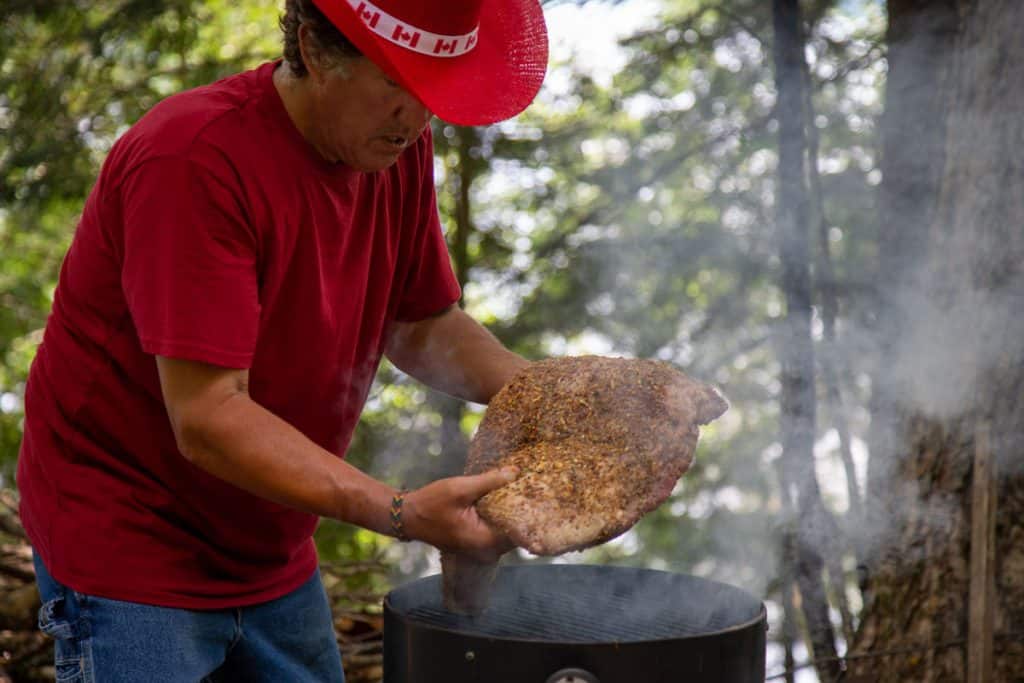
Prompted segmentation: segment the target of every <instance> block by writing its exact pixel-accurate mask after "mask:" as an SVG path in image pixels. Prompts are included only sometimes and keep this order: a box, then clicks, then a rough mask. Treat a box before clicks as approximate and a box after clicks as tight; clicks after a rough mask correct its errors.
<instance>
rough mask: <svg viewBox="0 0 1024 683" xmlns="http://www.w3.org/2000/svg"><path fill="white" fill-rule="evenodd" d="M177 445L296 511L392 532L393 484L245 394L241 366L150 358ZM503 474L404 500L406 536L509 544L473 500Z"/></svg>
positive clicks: (477, 548)
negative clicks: (480, 514)
mask: <svg viewBox="0 0 1024 683" xmlns="http://www.w3.org/2000/svg"><path fill="white" fill-rule="evenodd" d="M157 368H158V370H159V373H160V384H161V388H162V390H163V395H164V402H165V404H166V406H167V412H168V416H169V417H170V420H171V426H172V428H173V430H174V435H175V438H176V439H177V442H178V449H179V450H180V451H181V453H182V454H183V455H184V456H185V458H187V459H188V460H189V461H190V462H192V463H193V464H195V465H196V466H197V467H199V468H201V469H203V470H205V471H207V472H209V473H211V474H213V475H214V476H217V477H219V478H221V479H224V480H225V481H228V482H230V483H232V484H234V485H235V486H238V487H239V488H241V489H244V490H246V491H248V492H250V493H253V494H255V495H258V496H260V497H263V498H267V499H269V500H272V501H274V502H277V503H280V504H282V505H287V506H289V507H293V508H296V509H299V510H302V511H304V512H309V513H312V514H316V515H320V516H327V517H333V518H336V519H340V520H343V521H346V522H350V523H352V524H356V525H358V526H361V527H364V528H366V529H371V530H373V531H376V532H378V533H385V534H389V533H391V523H390V517H389V511H390V505H391V498H392V496H393V495H394V493H395V490H394V489H393V488H391V487H390V486H387V485H386V484H384V483H382V482H379V481H377V480H376V479H374V478H373V477H370V476H369V475H367V474H365V473H364V472H362V471H360V470H359V469H357V468H355V467H353V466H352V465H349V464H348V463H346V462H344V461H343V460H341V459H340V458H338V457H336V456H334V455H333V454H331V453H329V452H328V451H326V450H324V449H322V448H320V446H318V445H317V444H315V443H313V442H312V441H311V440H310V439H308V438H307V437H306V436H305V435H303V434H302V433H301V432H300V431H299V430H297V429H295V428H294V427H292V426H291V425H290V424H288V423H287V422H285V421H284V420H282V419H281V418H280V417H278V416H277V415H274V414H273V413H272V412H270V411H269V410H267V409H266V408H264V407H263V406H261V405H260V404H258V403H256V402H255V401H253V400H252V398H250V396H249V392H248V372H247V371H245V370H231V369H227V368H221V367H217V366H213V365H207V364H205V363H198V362H194V361H186V360H177V359H171V358H164V357H157ZM511 476H513V475H511V474H510V473H507V472H489V473H485V474H482V475H478V476H473V477H453V478H450V479H442V480H439V481H436V482H433V483H431V484H429V485H427V486H425V487H423V488H421V489H417V490H416V491H413V492H410V493H409V494H408V495H407V497H406V505H405V509H404V511H403V522H404V527H405V531H406V533H407V534H408V535H409V537H410V538H414V539H417V540H421V541H425V542H427V543H430V544H431V545H434V546H436V547H438V548H441V549H442V550H459V551H460V552H463V553H466V552H468V553H470V554H475V555H477V556H479V557H482V558H488V557H492V556H493V555H494V554H495V553H497V552H501V551H503V550H506V549H507V547H508V546H507V542H506V541H505V540H504V539H502V538H500V537H498V536H497V535H496V534H495V533H494V532H493V531H491V529H490V528H489V527H488V526H487V525H486V524H484V522H483V521H482V520H480V518H479V517H477V515H476V511H475V509H474V508H473V504H474V503H475V502H476V500H477V499H479V498H480V497H481V496H483V495H484V494H486V493H487V492H489V491H491V490H493V489H495V488H498V487H499V486H501V485H503V484H506V483H508V481H510V478H511Z"/></svg>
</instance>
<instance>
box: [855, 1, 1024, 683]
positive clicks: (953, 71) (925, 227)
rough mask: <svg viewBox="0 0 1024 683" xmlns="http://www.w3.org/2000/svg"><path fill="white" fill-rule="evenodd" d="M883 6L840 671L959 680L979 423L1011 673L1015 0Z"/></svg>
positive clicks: (1022, 604)
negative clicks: (863, 574) (875, 237)
mask: <svg viewBox="0 0 1024 683" xmlns="http://www.w3.org/2000/svg"><path fill="white" fill-rule="evenodd" d="M889 11H890V51H889V73H890V76H889V79H890V80H889V85H888V100H887V114H886V119H885V121H884V122H883V126H884V131H883V133H884V141H883V146H884V150H883V158H884V160H885V162H884V165H883V171H884V173H885V177H884V181H883V184H882V193H881V202H880V207H881V219H882V220H881V225H882V230H883V232H882V236H881V239H880V263H881V268H880V273H879V278H878V281H879V283H880V287H881V295H880V296H881V302H882V306H881V309H880V312H879V324H880V330H879V333H880V340H881V345H880V347H881V354H880V363H881V365H880V366H879V368H878V372H877V376H876V378H875V381H874V385H873V387H874V394H875V396H874V399H873V406H872V418H873V423H872V428H873V432H874V434H873V437H874V438H873V440H872V444H871V445H872V450H871V457H872V462H871V477H870V480H869V487H870V490H869V496H870V498H869V509H870V511H871V513H872V518H871V523H870V524H869V527H868V533H869V535H870V537H872V538H874V539H875V542H876V545H875V547H874V552H873V553H871V555H870V557H869V562H868V567H867V570H868V572H869V578H868V585H867V588H868V592H867V596H868V600H867V602H866V604H865V609H864V613H863V619H862V623H861V628H860V630H859V632H858V636H857V640H856V642H855V647H854V650H855V654H856V655H858V658H856V659H854V660H852V661H851V666H850V674H851V676H850V679H848V680H856V681H880V682H883V683H884V682H887V681H892V682H894V683H895V682H896V681H923V682H927V681H963V680H966V676H967V673H968V671H967V641H968V631H969V628H968V609H967V607H968V604H969V602H970V600H972V599H974V600H977V599H978V596H971V595H970V594H969V586H970V578H971V577H970V571H971V569H970V568H971V564H970V552H971V542H972V538H971V534H970V530H971V521H972V519H971V513H972V511H971V500H972V498H971V488H972V483H973V482H972V468H973V459H974V457H975V452H976V450H977V448H978V442H977V439H978V434H979V431H981V430H982V425H986V427H984V429H986V430H988V431H990V433H991V439H990V442H991V450H992V454H993V456H994V457H995V460H996V468H997V472H998V479H997V503H996V505H997V507H996V515H995V523H996V532H995V538H996V549H995V570H994V573H995V577H994V580H995V582H996V589H995V600H996V606H995V614H996V616H995V625H994V628H995V633H996V636H995V640H994V663H993V667H994V670H993V674H992V677H991V679H990V680H992V681H1021V680H1024V673H1022V672H1024V579H1022V577H1024V465H1022V464H1021V452H1022V450H1024V402H1021V397H1022V396H1024V364H1022V362H1021V361H1022V359H1024V229H1022V222H1024V190H1022V188H1024V165H1022V163H1021V161H1020V159H1019V154H1020V148H1021V145H1022V143H1024V118H1022V117H1021V116H1020V113H1019V112H1020V111H1021V108H1022V107H1024V71H1022V70H1021V69H1020V68H1019V65H1020V64H1021V62H1022V60H1024V41H1021V40H1020V36H1019V27H1020V26H1021V25H1022V22H1024V4H1022V3H1019V2H1016V1H1015V0H972V1H970V2H968V1H966V0H944V1H942V2H908V1H907V0H903V1H902V2H897V1H891V2H890V3H889ZM983 578H984V577H983ZM885 653H889V654H885ZM861 656H862V657H861ZM972 680H974V679H973V677H972ZM977 680H981V679H977Z"/></svg>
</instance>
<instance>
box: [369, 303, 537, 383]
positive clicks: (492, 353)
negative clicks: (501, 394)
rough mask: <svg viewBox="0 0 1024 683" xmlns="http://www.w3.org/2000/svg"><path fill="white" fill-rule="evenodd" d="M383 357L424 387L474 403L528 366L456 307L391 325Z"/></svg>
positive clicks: (522, 359) (527, 362)
mask: <svg viewBox="0 0 1024 683" xmlns="http://www.w3.org/2000/svg"><path fill="white" fill-rule="evenodd" d="M386 353H387V356H388V358H389V359H390V360H391V362H392V363H394V364H395V365H396V366H397V367H398V368H399V369H401V370H402V371H403V372H406V373H408V374H409V375H411V376H413V377H415V378H416V379H417V380H419V381H421V382H423V383H424V384H426V385H428V386H431V387H433V388H435V389H437V390H438V391H443V392H445V393H446V394H450V395H452V396H457V397H458V398H462V399H465V400H467V401H474V402H476V403H488V402H489V401H490V400H491V397H492V396H494V394H496V393H498V391H499V390H500V389H501V388H502V387H503V386H505V384H507V383H508V381H509V380H511V379H512V377H513V376H514V375H515V374H516V373H518V372H519V371H520V370H522V369H523V368H525V367H526V366H527V365H529V364H530V363H529V361H527V360H526V359H525V358H523V357H522V356H519V355H517V354H515V353H512V352H511V351H509V350H508V349H506V348H505V347H504V346H502V344H501V342H500V341H498V339H497V338H496V337H495V336H494V335H493V334H491V333H490V332H489V331H488V330H487V329H486V328H485V327H484V326H483V325H481V324H480V323H478V322H477V321H476V320H474V319H473V318H471V317H470V316H469V315H467V314H466V313H465V312H464V311H462V310H461V309H460V308H458V307H457V306H452V307H450V308H448V309H446V310H445V311H443V312H442V313H440V314H438V315H435V316H433V317H430V318H427V319H425V320H420V321H417V322H412V323H396V324H395V326H394V328H393V330H392V332H391V337H390V339H389V340H388V346H387V349H386Z"/></svg>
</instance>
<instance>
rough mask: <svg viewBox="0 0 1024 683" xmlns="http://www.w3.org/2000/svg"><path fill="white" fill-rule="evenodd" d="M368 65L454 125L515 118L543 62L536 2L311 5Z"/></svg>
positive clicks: (391, 0) (339, 0) (320, 0)
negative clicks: (382, 72) (378, 70)
mask: <svg viewBox="0 0 1024 683" xmlns="http://www.w3.org/2000/svg"><path fill="white" fill-rule="evenodd" d="M314 2H315V4H316V6H317V7H318V8H320V11H321V12H323V13H324V15H325V16H326V17H327V18H328V19H329V20H330V21H331V23H333V24H334V25H335V26H337V27H338V30H340V31H341V32H342V33H343V34H344V35H345V37H346V38H348V39H349V40H350V41H351V42H352V44H354V45H355V46H356V47H357V48H359V50H360V51H361V52H362V53H363V54H364V55H365V56H366V57H368V58H369V59H370V60H371V61H372V62H374V63H375V64H376V65H377V66H379V67H380V68H381V69H382V70H384V72H385V73H387V74H388V75H389V76H390V77H391V78H393V79H394V80H395V81H396V82H398V83H399V84H401V85H402V86H403V87H404V88H405V89H406V90H408V91H409V92H411V93H412V94H414V95H416V97H418V98H419V99H420V101H421V102H423V104H424V105H425V106H426V107H427V108H428V109H429V110H430V111H432V112H433V113H434V114H436V115H437V116H438V117H440V118H441V119H444V120H445V121H448V122H450V123H455V124H459V125H472V126H477V125H484V124H488V123H494V122H496V121H501V120H504V119H507V118H510V117H512V116H515V115H516V114H518V113H519V112H521V111H522V110H523V109H525V108H526V107H527V105H529V104H530V102H532V101H533V98H534V97H535V96H536V95H537V91H538V90H539V89H540V85H541V82H542V81H543V80H544V73H545V71H546V70H547V62H548V39H547V29H546V28H545V26H544V14H543V12H542V11H541V8H540V3H539V1H538V0H373V1H372V2H370V0H314Z"/></svg>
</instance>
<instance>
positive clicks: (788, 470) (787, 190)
mask: <svg viewBox="0 0 1024 683" xmlns="http://www.w3.org/2000/svg"><path fill="white" fill-rule="evenodd" d="M772 12H773V20H774V29H775V41H774V61H775V84H776V90H777V92H778V104H777V112H776V114H777V116H778V121H779V189H778V201H777V207H778V209H777V233H778V243H779V253H780V257H781V262H782V290H783V293H784V296H785V300H786V318H785V320H783V321H782V323H781V325H780V330H779V338H778V340H777V341H778V344H777V349H778V354H779V360H780V371H781V377H780V381H781V386H782V390H781V404H782V405H781V408H782V414H781V416H780V423H781V424H780V426H781V431H782V449H783V455H782V458H783V460H782V484H783V496H784V497H788V498H789V503H788V505H787V508H788V509H791V510H793V511H794V512H795V514H796V515H797V520H798V521H797V524H796V540H795V545H796V548H795V552H794V553H784V554H783V555H784V561H790V560H789V559H788V558H790V557H792V555H795V562H796V566H795V567H793V568H792V569H791V570H795V581H796V585H797V587H798V589H799V591H800V598H801V600H800V602H801V607H802V609H803V612H804V621H805V623H806V628H807V633H808V643H809V646H810V650H811V652H812V653H813V656H814V657H815V658H816V659H819V660H821V662H820V663H819V664H818V666H817V669H818V674H819V676H820V677H821V678H822V679H823V680H829V681H831V680H834V679H835V677H836V675H837V674H838V673H839V667H838V663H837V662H836V660H835V656H836V646H835V633H834V630H833V628H832V623H831V620H830V618H829V610H828V600H827V597H826V595H827V593H826V589H825V584H824V576H823V569H824V562H823V559H822V556H821V553H820V549H821V548H823V547H825V543H826V541H827V539H828V538H829V537H831V536H832V535H833V534H831V533H830V531H831V529H832V528H833V522H832V520H831V518H830V517H829V515H828V512H827V511H826V510H825V507H824V505H822V503H821V492H820V489H819V487H818V482H817V479H816V477H815V472H814V437H815V410H816V405H815V395H814V348H813V342H812V337H811V274H810V248H809V244H808V242H809V238H810V231H809V229H808V192H807V185H806V173H805V165H804V164H805V158H806V153H807V139H806V133H805V130H806V120H805V118H804V115H805V111H804V102H805V92H804V89H805V82H804V69H805V66H804V39H803V32H802V30H801V17H800V5H799V2H798V1H797V0H774V2H773V4H772Z"/></svg>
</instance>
